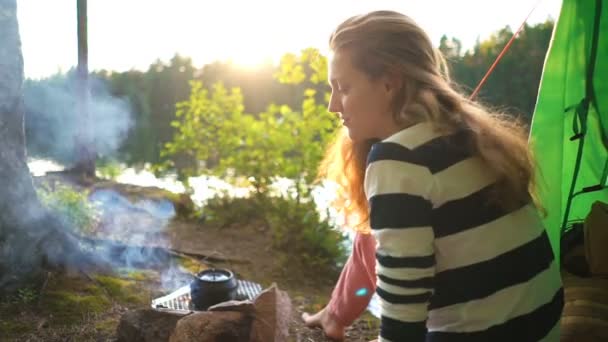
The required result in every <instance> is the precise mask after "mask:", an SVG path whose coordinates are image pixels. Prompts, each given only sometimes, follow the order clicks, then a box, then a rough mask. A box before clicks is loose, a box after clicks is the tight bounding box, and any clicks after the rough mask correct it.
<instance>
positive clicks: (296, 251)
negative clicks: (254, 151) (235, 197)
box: [267, 197, 346, 271]
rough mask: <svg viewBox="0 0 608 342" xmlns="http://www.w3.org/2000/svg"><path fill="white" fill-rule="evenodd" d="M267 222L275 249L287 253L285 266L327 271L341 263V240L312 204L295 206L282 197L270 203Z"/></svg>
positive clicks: (343, 251)
mask: <svg viewBox="0 0 608 342" xmlns="http://www.w3.org/2000/svg"><path fill="white" fill-rule="evenodd" d="M270 201H271V208H272V210H271V211H270V215H268V216H267V217H268V220H269V222H270V227H271V229H272V233H273V237H274V239H273V240H274V244H275V247H276V248H278V249H279V250H283V251H289V254H288V255H287V256H288V257H289V258H288V259H287V260H286V261H287V262H288V263H289V264H291V265H293V264H294V263H295V264H297V265H301V267H302V268H303V269H306V268H308V269H312V270H316V271H319V270H321V271H322V270H327V269H331V268H333V267H334V266H335V265H336V264H342V263H343V262H344V261H345V257H346V249H345V247H344V244H343V242H344V240H345V237H344V236H343V234H342V233H341V232H340V231H339V230H337V229H336V228H334V227H333V226H332V225H331V224H330V223H329V221H328V220H327V219H326V218H325V219H324V218H321V217H320V215H319V212H318V210H317V208H316V205H315V203H314V202H312V201H307V202H297V201H295V200H294V199H290V198H285V197H273V198H271V199H270Z"/></svg>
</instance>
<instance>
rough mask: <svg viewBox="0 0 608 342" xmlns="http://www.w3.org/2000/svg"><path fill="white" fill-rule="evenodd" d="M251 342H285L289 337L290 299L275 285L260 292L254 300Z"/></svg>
mask: <svg viewBox="0 0 608 342" xmlns="http://www.w3.org/2000/svg"><path fill="white" fill-rule="evenodd" d="M253 306H254V309H255V311H254V316H253V323H252V326H251V339H250V341H251V342H269V341H274V342H285V341H287V338H288V337H289V322H290V321H291V313H292V306H291V299H290V298H289V295H288V294H287V292H285V291H281V290H279V288H278V287H277V285H276V284H274V283H273V284H272V285H271V286H270V287H269V288H268V289H266V290H264V291H262V292H261V293H260V294H259V295H258V296H257V297H256V298H255V299H254V300H253Z"/></svg>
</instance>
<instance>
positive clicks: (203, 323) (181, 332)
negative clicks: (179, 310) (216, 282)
mask: <svg viewBox="0 0 608 342" xmlns="http://www.w3.org/2000/svg"><path fill="white" fill-rule="evenodd" d="M250 331H251V317H250V316H248V315H247V314H244V313H242V312H234V311H216V312H209V311H201V312H197V313H194V314H192V315H189V316H186V317H184V318H183V319H181V320H179V322H177V326H176V327H175V331H174V332H173V334H172V335H171V339H170V340H169V341H170V342H216V341H218V342H220V341H221V342H249V336H250ZM266 342H268V341H266Z"/></svg>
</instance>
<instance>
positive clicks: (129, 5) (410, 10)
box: [17, 0, 561, 78]
mask: <svg viewBox="0 0 608 342" xmlns="http://www.w3.org/2000/svg"><path fill="white" fill-rule="evenodd" d="M560 5H561V0H459V1H456V0H216V1H212V0H89V1H88V30H89V32H88V34H89V35H88V39H89V69H90V70H99V69H107V70H114V71H126V70H129V69H140V70H145V69H147V68H148V66H149V65H150V64H152V63H153V62H154V61H156V60H157V59H161V60H163V61H168V60H169V59H170V58H171V57H172V56H174V55H175V54H176V53H179V54H180V55H183V56H188V57H191V58H192V60H193V63H194V65H195V66H197V67H200V66H202V65H204V64H205V63H209V62H212V61H215V60H227V59H230V60H232V61H233V62H234V63H236V64H238V65H241V66H243V67H244V68H251V67H255V65H259V64H260V63H263V62H265V61H268V60H270V61H275V62H276V61H277V60H278V59H279V57H280V56H281V55H282V54H283V53H285V52H298V51H300V50H301V49H303V48H306V47H317V48H319V49H320V50H321V51H323V52H325V51H327V41H328V37H329V35H330V34H331V32H332V31H333V29H334V28H335V26H337V25H338V24H339V23H340V22H341V21H343V20H344V19H346V18H348V17H350V16H352V15H355V14H361V13H365V12H368V11H372V10H378V9H389V10H396V11H399V12H402V13H404V14H407V15H408V16H410V17H412V18H413V19H414V20H415V21H416V22H417V23H418V24H419V25H420V26H422V28H423V29H425V30H426V31H427V33H428V34H429V36H430V37H431V39H432V40H433V42H434V43H435V44H439V39H440V37H441V36H442V35H444V34H445V35H447V36H448V37H456V38H458V39H460V40H461V41H462V43H463V47H464V49H469V48H471V47H472V46H473V45H474V44H475V41H476V40H477V39H481V40H483V39H485V38H488V37H489V36H490V35H491V34H492V33H493V32H495V31H497V30H499V29H501V28H503V27H505V26H507V25H509V26H510V27H511V28H512V29H513V30H514V31H515V30H516V29H517V28H518V27H519V26H520V25H521V23H522V22H523V20H524V19H525V18H526V16H527V15H528V13H529V12H530V11H531V10H532V8H534V7H535V6H536V7H535V10H534V12H533V14H532V16H531V17H530V19H529V20H528V23H529V24H535V23H538V22H544V21H545V20H546V19H548V18H553V19H556V18H557V17H558V16H559V9H560ZM17 15H18V20H19V27H20V34H21V41H22V51H23V57H24V67H25V76H26V77H28V78H41V77H45V76H48V75H51V74H54V73H56V72H58V71H65V70H67V69H69V68H71V67H73V66H74V65H76V63H77V40H76V38H77V35H76V0H17Z"/></svg>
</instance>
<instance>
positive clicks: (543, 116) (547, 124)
mask: <svg viewBox="0 0 608 342" xmlns="http://www.w3.org/2000/svg"><path fill="white" fill-rule="evenodd" d="M530 142H531V146H532V149H533V151H534V153H535V155H536V159H537V162H538V165H539V168H540V170H539V173H538V174H539V182H540V185H541V189H540V190H541V191H540V199H541V201H542V202H543V204H544V206H545V209H546V210H547V212H548V216H547V217H546V218H545V225H546V227H547V229H548V231H549V233H550V237H551V242H552V244H553V249H554V251H555V252H556V255H558V256H559V248H560V243H559V242H560V237H561V236H562V234H563V233H564V232H565V231H566V230H568V229H570V227H572V224H573V223H576V222H580V221H582V220H583V219H584V218H585V217H586V216H587V214H588V213H589V211H590V208H591V204H592V203H593V202H595V201H597V200H600V201H603V202H608V187H607V184H606V183H607V182H606V181H607V176H608V0H564V1H563V3H562V8H561V12H560V15H559V18H558V20H557V22H556V24H555V28H554V31H553V37H552V40H551V44H550V46H549V51H548V54H547V57H546V60H545V65H544V69H543V74H542V78H541V83H540V89H539V94H538V100H537V103H536V108H535V111H534V115H533V119H532V127H531V133H530ZM607 247H608V246H607Z"/></svg>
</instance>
